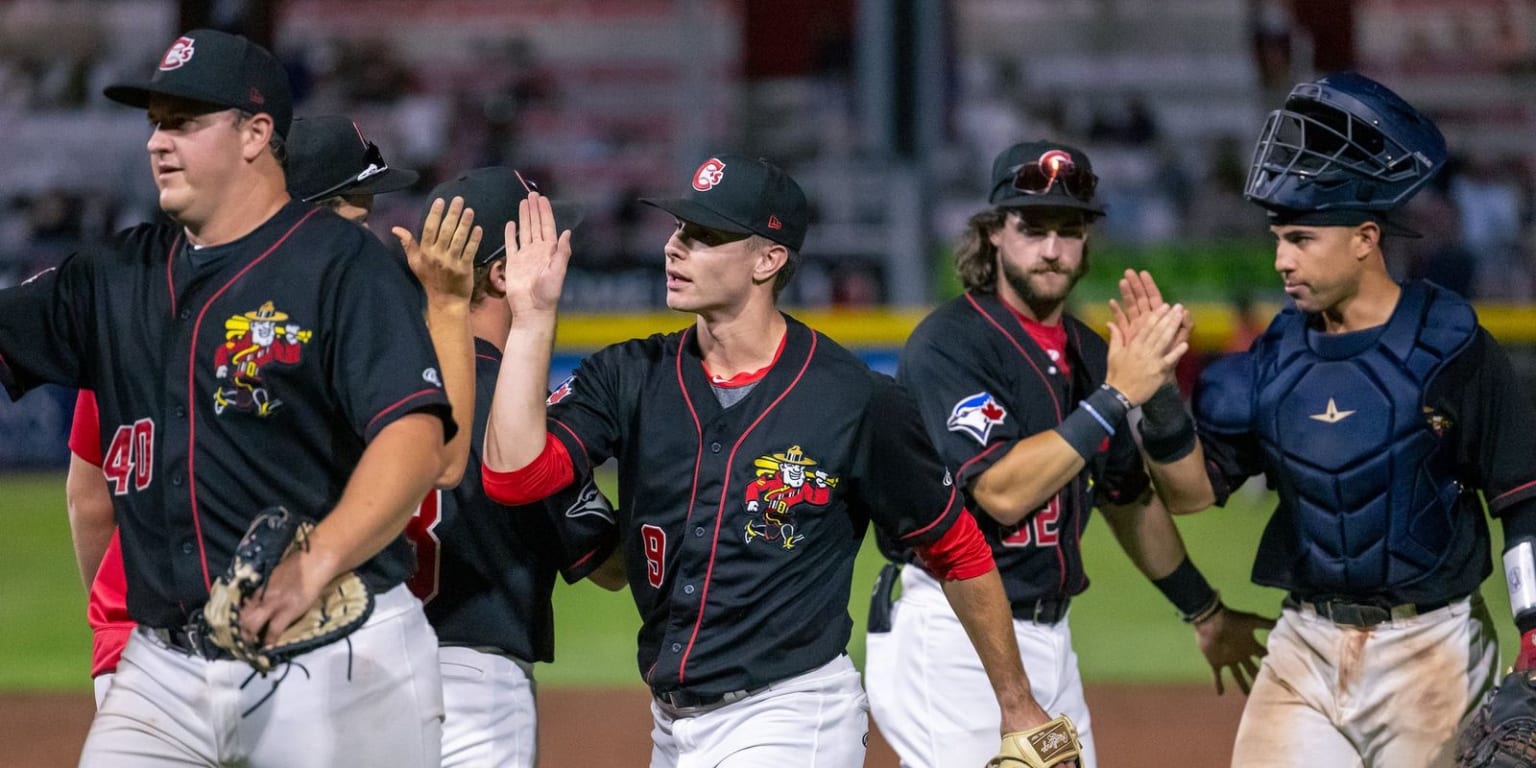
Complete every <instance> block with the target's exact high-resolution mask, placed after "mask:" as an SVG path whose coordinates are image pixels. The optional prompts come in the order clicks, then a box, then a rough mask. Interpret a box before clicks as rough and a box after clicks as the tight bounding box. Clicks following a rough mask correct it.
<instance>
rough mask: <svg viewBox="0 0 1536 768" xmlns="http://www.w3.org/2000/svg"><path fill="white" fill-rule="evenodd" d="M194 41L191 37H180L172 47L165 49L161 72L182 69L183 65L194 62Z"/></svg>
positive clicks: (161, 60)
mask: <svg viewBox="0 0 1536 768" xmlns="http://www.w3.org/2000/svg"><path fill="white" fill-rule="evenodd" d="M193 43H194V41H193V40H192V38H190V37H178V38H176V42H174V43H171V47H169V48H167V49H165V55H164V56H161V57H160V71H162V72H165V71H168V70H172V69H180V68H181V65H183V64H185V63H187V62H189V61H191V60H192V54H193V53H196V51H194V50H193V47H192V46H193Z"/></svg>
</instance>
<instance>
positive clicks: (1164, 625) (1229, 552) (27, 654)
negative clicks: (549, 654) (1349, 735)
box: [0, 474, 1517, 691]
mask: <svg viewBox="0 0 1536 768" xmlns="http://www.w3.org/2000/svg"><path fill="white" fill-rule="evenodd" d="M63 489H64V479H63V476H62V475H55V474H45V475H0V500H3V501H0V505H3V510H0V520H3V521H4V524H5V527H6V531H7V535H6V536H5V537H3V538H0V691H15V690H22V689H61V688H76V689H81V690H84V689H87V688H88V687H89V684H90V683H89V680H88V679H87V673H88V668H89V665H90V631H89V629H88V628H87V627H86V624H85V590H84V587H83V586H82V585H81V583H80V578H79V576H78V573H77V571H76V568H75V561H74V555H73V553H72V550H71V548H70V541H69V523H68V519H67V517H66V515H65V511H64V492H63ZM1272 507H1273V498H1272V497H1271V496H1269V495H1268V494H1255V495H1248V494H1241V495H1239V496H1238V497H1237V498H1235V499H1234V500H1233V503H1232V504H1231V505H1229V507H1228V508H1227V509H1223V510H1211V511H1209V512H1206V513H1203V514H1200V515H1195V516H1192V517H1186V518H1181V519H1180V520H1179V527H1180V530H1181V531H1182V533H1183V535H1184V538H1185V540H1186V542H1187V543H1188V547H1189V550H1190V553H1191V555H1192V556H1193V557H1194V559H1195V562H1196V563H1197V564H1199V565H1200V567H1201V569H1202V570H1204V571H1205V573H1206V575H1207V576H1208V577H1209V578H1210V580H1211V582H1212V583H1213V584H1215V585H1216V586H1217V588H1219V589H1221V591H1222V595H1223V597H1224V598H1225V599H1226V601H1227V603H1228V604H1229V605H1233V606H1236V607H1241V608H1244V609H1247V610H1253V611H1257V612H1259V613H1264V614H1266V615H1274V614H1275V613H1276V612H1277V611H1278V610H1279V604H1280V597H1281V596H1280V593H1279V592H1277V591H1275V590H1271V589H1264V588H1260V587H1256V586H1254V585H1253V584H1251V583H1250V582H1249V581H1248V569H1249V566H1250V564H1251V563H1252V557H1253V552H1254V550H1255V548H1256V546H1257V542H1258V538H1259V534H1260V531H1261V530H1262V528H1263V525H1264V522H1265V521H1266V520H1267V519H1268V516H1269V511H1270V509H1272ZM1495 530H1496V531H1497V526H1495ZM1083 546H1084V550H1085V551H1086V559H1087V564H1088V565H1087V567H1088V574H1089V577H1090V578H1091V579H1092V582H1093V584H1092V587H1091V588H1090V589H1089V590H1088V592H1087V594H1086V595H1084V596H1083V597H1082V598H1081V599H1079V600H1076V601H1074V602H1073V606H1072V614H1071V616H1072V619H1071V621H1072V633H1073V636H1074V641H1075V645H1076V648H1077V652H1078V655H1079V657H1080V658H1081V663H1082V670H1083V676H1084V677H1085V678H1087V679H1088V680H1089V681H1090V682H1109V681H1114V682H1195V681H1202V680H1208V679H1209V677H1210V671H1209V669H1208V668H1207V667H1206V666H1205V665H1204V661H1203V660H1202V659H1201V657H1200V654H1199V651H1198V650H1197V649H1196V647H1195V643H1194V639H1193V638H1194V636H1193V633H1192V632H1191V631H1190V629H1189V628H1188V627H1186V626H1185V625H1184V624H1182V623H1181V622H1179V620H1178V619H1177V617H1176V616H1175V614H1174V610H1173V607H1172V606H1171V605H1169V604H1168V602H1167V601H1166V600H1165V599H1163V597H1162V595H1160V594H1158V593H1157V591H1156V590H1155V589H1153V588H1152V586H1151V585H1150V584H1148V583H1147V582H1146V580H1145V579H1143V578H1142V577H1141V576H1140V574H1138V573H1137V572H1136V571H1135V569H1134V568H1133V567H1132V566H1131V564H1130V561H1129V559H1127V558H1126V556H1125V554H1124V553H1123V552H1122V551H1121V550H1120V549H1119V547H1118V546H1116V545H1115V544H1114V539H1113V537H1112V536H1111V535H1110V533H1109V531H1108V529H1107V528H1106V527H1105V525H1104V523H1103V521H1102V519H1100V518H1099V517H1097V516H1095V518H1094V520H1093V522H1092V523H1091V524H1090V526H1089V529H1088V533H1087V534H1086V535H1085V537H1084V542H1083ZM1495 546H1496V547H1498V546H1500V545H1499V543H1498V542H1497V541H1496V542H1495ZM1495 551H1497V549H1496V550H1495ZM879 566H880V563H879V557H878V555H877V554H876V553H875V552H874V550H873V547H872V546H866V547H865V551H864V553H863V555H862V556H861V557H860V559H859V564H858V569H857V572H856V574H855V578H854V584H853V592H852V598H851V601H850V610H851V612H852V614H853V617H854V620H855V628H854V637H853V642H852V644H851V647H850V648H849V651H850V652H851V653H852V655H853V656H854V658H855V660H856V661H857V662H859V663H860V664H861V665H862V661H863V645H864V644H863V631H864V630H863V624H864V616H865V613H866V611H867V606H868V600H869V597H868V596H869V591H870V589H871V586H872V585H873V583H874V578H875V573H876V572H877V571H878V570H879ZM1483 592H1484V595H1485V596H1486V597H1487V599H1488V602H1489V605H1490V608H1491V611H1492V614H1493V616H1494V619H1495V621H1496V623H1497V625H1498V631H1499V636H1500V639H1501V640H1502V641H1503V645H1504V658H1505V659H1506V660H1508V659H1512V658H1513V655H1512V654H1513V650H1514V646H1515V641H1516V640H1517V638H1515V637H1514V627H1513V624H1512V622H1511V621H1510V619H1509V608H1508V605H1509V599H1508V597H1507V595H1505V594H1504V588H1503V585H1502V584H1501V583H1500V582H1499V581H1497V580H1493V581H1490V582H1488V583H1487V584H1485V585H1484V590H1483ZM555 605H556V608H555V615H556V621H557V626H556V635H555V637H556V657H557V660H556V662H555V663H554V664H550V665H541V666H540V669H539V671H538V676H539V682H540V684H541V685H545V686H548V685H555V686H572V685H584V686H615V685H631V686H638V685H640V682H639V675H638V672H637V671H636V667H635V631H636V630H637V629H638V627H639V619H638V618H637V616H636V614H635V609H634V604H633V603H632V602H631V601H630V599H629V595H628V593H627V592H623V593H609V592H605V591H603V590H600V589H598V588H596V587H594V586H592V585H590V584H585V583H582V584H576V585H574V586H568V585H564V584H562V585H560V586H558V587H557V588H556V590H555Z"/></svg>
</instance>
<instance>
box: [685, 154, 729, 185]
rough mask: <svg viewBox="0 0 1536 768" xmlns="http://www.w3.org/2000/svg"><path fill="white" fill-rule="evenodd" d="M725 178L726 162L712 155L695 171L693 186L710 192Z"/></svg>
mask: <svg viewBox="0 0 1536 768" xmlns="http://www.w3.org/2000/svg"><path fill="white" fill-rule="evenodd" d="M723 178H725V163H722V162H720V161H719V160H718V159H716V158H713V157H711V158H710V159H708V160H705V161H704V164H703V165H701V166H699V169H698V170H697V171H694V172H693V188H694V189H697V190H698V191H700V192H708V191H710V190H711V189H714V188H715V185H716V184H719V183H720V180H721V179H723Z"/></svg>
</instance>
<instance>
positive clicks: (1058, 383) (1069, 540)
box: [881, 293, 1149, 608]
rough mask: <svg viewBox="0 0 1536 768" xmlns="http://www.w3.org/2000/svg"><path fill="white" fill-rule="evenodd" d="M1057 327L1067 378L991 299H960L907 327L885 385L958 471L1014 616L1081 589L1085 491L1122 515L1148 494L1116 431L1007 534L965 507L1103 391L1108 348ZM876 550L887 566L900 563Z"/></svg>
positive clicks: (1076, 328) (1068, 324)
mask: <svg viewBox="0 0 1536 768" xmlns="http://www.w3.org/2000/svg"><path fill="white" fill-rule="evenodd" d="M1062 325H1063V327H1064V329H1065V331H1066V342H1067V343H1066V356H1067V361H1066V362H1067V365H1066V368H1067V370H1069V371H1070V375H1067V374H1065V373H1063V371H1062V367H1061V366H1058V365H1056V361H1053V360H1052V359H1051V358H1050V357H1049V356H1048V355H1047V354H1046V352H1045V350H1043V349H1041V347H1040V345H1039V344H1038V343H1036V342H1035V340H1034V339H1033V338H1032V337H1031V336H1030V335H1029V333H1028V331H1026V330H1025V327H1024V325H1023V323H1022V321H1021V320H1020V318H1019V317H1018V316H1017V315H1016V314H1015V313H1014V312H1013V311H1012V310H1011V309H1009V308H1008V306H1007V305H1005V304H1004V303H1003V302H1002V300H1000V299H999V298H998V297H997V296H996V295H994V294H985V293H967V294H963V295H961V296H959V297H957V298H955V299H953V300H951V301H949V302H946V303H945V304H943V305H941V306H940V307H939V308H937V309H935V310H934V311H933V312H932V313H931V314H929V315H928V317H926V318H924V319H923V321H922V322H921V323H919V324H918V326H917V328H916V329H914V330H913V332H912V335H911V336H910V337H909V338H908V339H907V343H906V346H905V347H904V348H903V349H902V352H901V362H900V364H899V366H898V368H897V374H896V378H897V380H898V381H900V382H901V384H902V385H903V386H905V387H906V388H907V389H908V390H910V391H911V392H912V393H913V396H914V397H915V398H916V399H917V402H918V407H919V408H920V409H921V410H922V414H923V423H924V424H925V425H926V426H927V428H928V434H929V435H931V436H932V437H933V441H934V444H935V445H937V446H938V449H939V455H940V456H942V457H943V459H944V461H945V462H947V463H948V464H949V465H950V466H952V467H956V468H957V469H956V475H957V479H958V481H959V484H960V487H961V488H962V489H963V490H965V491H966V495H967V498H966V507H967V508H968V509H970V510H971V513H972V514H974V515H975V516H976V520H977V525H978V527H980V528H981V531H982V533H983V534H984V535H985V536H986V539H987V543H988V544H990V545H991V546H992V556H993V558H994V559H995V560H996V561H997V566H998V570H999V571H1000V572H1001V574H1002V577H1003V584H1004V586H1005V587H1006V589H1007V592H1008V598H1009V600H1010V601H1012V602H1013V604H1014V606H1015V607H1016V608H1017V607H1021V606H1024V605H1027V604H1030V603H1033V602H1034V601H1036V600H1039V599H1041V598H1056V597H1065V596H1070V595H1075V594H1078V593H1080V592H1082V591H1083V590H1084V589H1086V588H1087V587H1088V577H1087V575H1086V574H1085V573H1084V572H1083V558H1082V550H1081V540H1082V534H1083V528H1084V526H1086V525H1087V522H1088V515H1089V513H1090V511H1091V505H1092V504H1093V503H1094V502H1095V498H1094V496H1093V495H1091V493H1090V487H1091V488H1092V489H1093V490H1094V491H1096V492H1097V500H1098V501H1101V502H1112V503H1117V504H1124V503H1129V502H1131V501H1134V500H1135V499H1137V498H1138V497H1140V496H1141V494H1142V493H1143V492H1144V491H1145V490H1146V489H1147V488H1148V485H1149V480H1148V479H1147V476H1146V473H1145V472H1144V471H1143V469H1142V465H1141V456H1140V453H1139V452H1138V449H1137V447H1136V443H1135V440H1134V439H1133V438H1132V437H1131V434H1130V430H1128V429H1125V428H1121V429H1119V430H1118V431H1117V432H1116V433H1115V436H1114V438H1112V439H1111V440H1110V441H1109V447H1108V449H1107V450H1105V451H1100V452H1099V453H1098V454H1097V455H1096V456H1094V458H1093V460H1092V461H1090V462H1088V463H1087V464H1086V465H1085V466H1084V468H1083V471H1082V472H1081V473H1079V474H1078V476H1077V477H1076V478H1074V479H1073V480H1072V481H1071V482H1069V483H1067V484H1066V485H1065V486H1063V487H1062V488H1061V489H1060V490H1059V491H1057V493H1056V494H1055V495H1054V496H1052V497H1051V498H1050V499H1049V500H1048V501H1046V503H1045V504H1044V506H1042V507H1041V508H1040V509H1039V510H1037V511H1035V512H1032V513H1030V514H1029V516H1028V517H1026V518H1024V520H1023V521H1021V522H1020V523H1018V524H1017V525H1011V526H1004V525H1002V524H1000V523H998V522H997V521H996V520H994V519H993V518H992V517H991V516H990V515H988V514H986V512H985V511H984V510H982V509H981V507H980V506H979V505H978V504H977V502H976V501H975V499H973V498H970V496H969V494H970V488H971V487H972V484H973V483H975V481H976V478H978V477H980V476H981V474H982V473H984V472H986V471H987V469H988V468H989V467H991V466H992V465H993V464H994V463H995V462H997V460H998V459H1000V458H1002V457H1003V456H1004V455H1006V454H1007V453H1008V451H1010V450H1012V449H1013V446H1014V445H1015V444H1017V443H1018V442H1019V441H1020V440H1023V439H1025V438H1027V437H1030V436H1031V435H1035V434H1038V433H1040V432H1044V431H1046V430H1049V429H1054V428H1055V427H1056V426H1057V425H1058V424H1060V423H1061V421H1062V419H1064V418H1065V417H1066V416H1067V415H1069V414H1070V413H1071V412H1072V411H1073V410H1074V409H1075V408H1077V404H1078V401H1080V400H1081V399H1083V398H1084V397H1086V396H1087V395H1089V394H1091V393H1092V392H1093V391H1094V390H1096V389H1098V387H1099V385H1100V384H1102V383H1103V382H1104V374H1105V365H1106V359H1107V355H1108V349H1109V348H1108V346H1107V345H1106V344H1105V342H1104V340H1103V339H1102V338H1100V337H1099V336H1098V334H1096V333H1094V332H1093V331H1092V330H1091V329H1089V328H1088V326H1086V325H1084V324H1083V323H1082V322H1080V321H1078V320H1077V319H1076V318H1074V317H1072V316H1071V315H1063V316H1062ZM1090 481H1092V485H1091V486H1090ZM881 543H882V549H884V550H885V551H886V554H887V556H891V557H893V558H895V559H904V558H906V557H907V556H908V553H906V552H904V551H902V550H901V549H900V548H895V547H891V546H890V543H889V542H887V541H885V540H882V542H881Z"/></svg>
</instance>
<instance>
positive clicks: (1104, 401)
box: [1056, 387, 1129, 461]
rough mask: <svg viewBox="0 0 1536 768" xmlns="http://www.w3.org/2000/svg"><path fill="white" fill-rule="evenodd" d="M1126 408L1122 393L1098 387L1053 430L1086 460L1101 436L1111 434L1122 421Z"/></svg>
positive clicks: (1092, 452)
mask: <svg viewBox="0 0 1536 768" xmlns="http://www.w3.org/2000/svg"><path fill="white" fill-rule="evenodd" d="M1128 410H1129V408H1128V407H1127V406H1126V404H1125V396H1124V395H1122V394H1120V393H1119V392H1116V391H1115V390H1114V389H1111V388H1109V387H1100V388H1099V389H1098V390H1097V391H1095V392H1094V393H1093V394H1091V395H1089V396H1088V399H1087V400H1084V401H1082V402H1081V403H1078V405H1077V410H1075V411H1073V412H1072V413H1070V414H1068V415H1067V418H1065V419H1062V421H1061V423H1060V424H1058V425H1056V434H1058V435H1061V437H1062V439H1064V440H1066V441H1067V445H1070V446H1072V450H1074V451H1077V455H1079V456H1082V457H1083V461H1088V460H1089V459H1092V458H1093V456H1094V454H1097V453H1098V452H1099V447H1100V446H1102V445H1103V444H1104V440H1105V438H1108V437H1111V436H1113V435H1114V434H1115V430H1117V429H1119V428H1120V425H1121V424H1122V423H1124V422H1125V414H1126V412H1127V411H1128Z"/></svg>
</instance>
